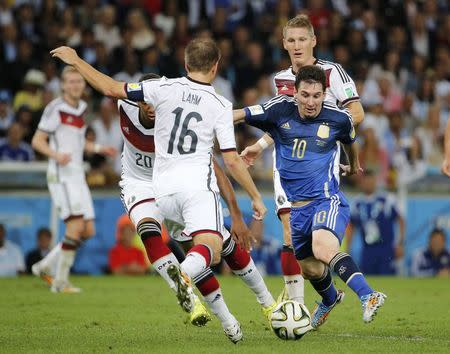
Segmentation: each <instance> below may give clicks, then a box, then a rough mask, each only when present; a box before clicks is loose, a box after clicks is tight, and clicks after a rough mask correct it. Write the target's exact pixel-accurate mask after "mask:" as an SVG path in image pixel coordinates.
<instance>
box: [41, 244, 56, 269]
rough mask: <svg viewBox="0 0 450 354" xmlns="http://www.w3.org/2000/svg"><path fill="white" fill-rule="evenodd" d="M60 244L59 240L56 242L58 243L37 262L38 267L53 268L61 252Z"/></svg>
mask: <svg viewBox="0 0 450 354" xmlns="http://www.w3.org/2000/svg"><path fill="white" fill-rule="evenodd" d="M61 244H62V243H61V242H58V244H57V245H56V246H55V247H53V248H52V250H51V251H50V252H49V253H48V254H47V255H46V256H45V257H44V258H43V259H42V260H41V261H40V262H39V267H40V268H41V269H42V268H46V269H48V270H50V271H51V270H53V268H54V267H55V264H56V261H57V260H58V257H59V254H60V252H61Z"/></svg>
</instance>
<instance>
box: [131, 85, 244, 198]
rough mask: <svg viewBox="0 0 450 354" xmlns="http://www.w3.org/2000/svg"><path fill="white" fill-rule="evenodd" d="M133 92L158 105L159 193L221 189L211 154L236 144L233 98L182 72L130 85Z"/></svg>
mask: <svg viewBox="0 0 450 354" xmlns="http://www.w3.org/2000/svg"><path fill="white" fill-rule="evenodd" d="M126 91H127V94H128V97H129V98H130V99H132V100H140V99H142V98H143V99H144V101H145V102H147V103H149V104H151V105H152V106H154V107H155V113H156V120H155V146H156V161H155V166H154V175H153V182H154V187H155V190H156V194H157V197H161V196H164V195H169V194H173V193H177V192H181V191H196V190H214V191H218V187H217V182H216V178H215V175H214V169H213V164H212V154H213V145H214V139H215V137H216V138H217V140H218V142H219V146H220V149H221V150H222V151H229V150H235V149H236V141H235V137H234V126H233V113H232V104H231V102H230V101H228V100H227V99H226V98H224V97H223V96H221V95H219V94H217V93H216V91H215V90H214V88H213V87H212V86H211V85H209V84H205V83H201V82H197V81H194V80H192V79H190V78H186V77H182V78H176V79H167V78H165V77H163V78H161V79H153V80H146V81H144V82H142V83H139V84H128V85H126Z"/></svg>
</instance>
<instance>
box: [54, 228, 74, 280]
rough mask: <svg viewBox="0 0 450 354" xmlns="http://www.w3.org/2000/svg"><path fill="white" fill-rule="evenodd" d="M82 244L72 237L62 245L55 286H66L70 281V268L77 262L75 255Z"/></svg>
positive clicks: (66, 239) (66, 238) (67, 238)
mask: <svg viewBox="0 0 450 354" xmlns="http://www.w3.org/2000/svg"><path fill="white" fill-rule="evenodd" d="M79 245H80V242H79V241H78V240H74V239H72V238H70V237H67V236H66V237H65V238H64V240H63V241H62V243H61V251H60V253H59V257H58V263H57V266H56V276H55V280H54V283H55V284H64V283H65V282H67V281H68V280H69V273H70V268H71V267H72V265H73V262H74V260H75V254H76V251H77V248H78V246H79Z"/></svg>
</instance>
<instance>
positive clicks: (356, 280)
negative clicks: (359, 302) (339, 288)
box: [330, 252, 373, 298]
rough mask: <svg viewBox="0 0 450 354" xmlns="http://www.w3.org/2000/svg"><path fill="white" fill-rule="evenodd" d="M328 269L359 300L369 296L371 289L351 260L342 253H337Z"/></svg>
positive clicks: (347, 255)
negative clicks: (337, 276)
mask: <svg viewBox="0 0 450 354" xmlns="http://www.w3.org/2000/svg"><path fill="white" fill-rule="evenodd" d="M330 268H331V269H333V271H334V272H335V273H336V274H337V275H339V277H340V278H341V279H342V281H343V282H344V283H345V284H347V286H348V287H349V288H350V289H352V290H353V291H354V292H355V293H356V294H357V295H358V297H359V298H361V297H363V296H365V295H368V294H371V293H372V292H373V290H372V288H371V287H370V286H369V284H368V283H367V281H366V278H365V277H364V275H363V274H362V273H361V271H360V270H359V268H358V266H357V265H356V263H355V262H354V261H353V258H352V257H351V256H350V255H349V254H347V253H344V252H338V253H337V254H336V255H335V256H334V257H333V258H332V259H331V261H330Z"/></svg>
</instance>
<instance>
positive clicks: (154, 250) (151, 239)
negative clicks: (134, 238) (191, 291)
mask: <svg viewBox="0 0 450 354" xmlns="http://www.w3.org/2000/svg"><path fill="white" fill-rule="evenodd" d="M137 231H138V234H139V236H140V237H141V240H142V243H143V244H144V246H145V251H146V252H147V257H148V259H149V260H150V262H151V263H152V265H153V268H154V269H155V270H156V271H157V272H158V274H159V275H160V276H161V277H162V278H163V279H164V280H165V281H166V282H167V284H169V287H170V288H171V289H172V290H176V289H175V288H176V286H175V283H174V282H173V280H172V279H171V278H170V277H169V275H168V274H167V268H168V267H169V266H170V265H171V264H176V265H179V263H178V260H177V258H176V257H175V255H174V254H173V253H172V252H171V251H170V249H169V247H167V245H166V244H165V243H164V241H163V239H162V237H161V226H160V225H159V223H157V222H154V221H145V222H142V223H140V224H139V226H138V228H137Z"/></svg>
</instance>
